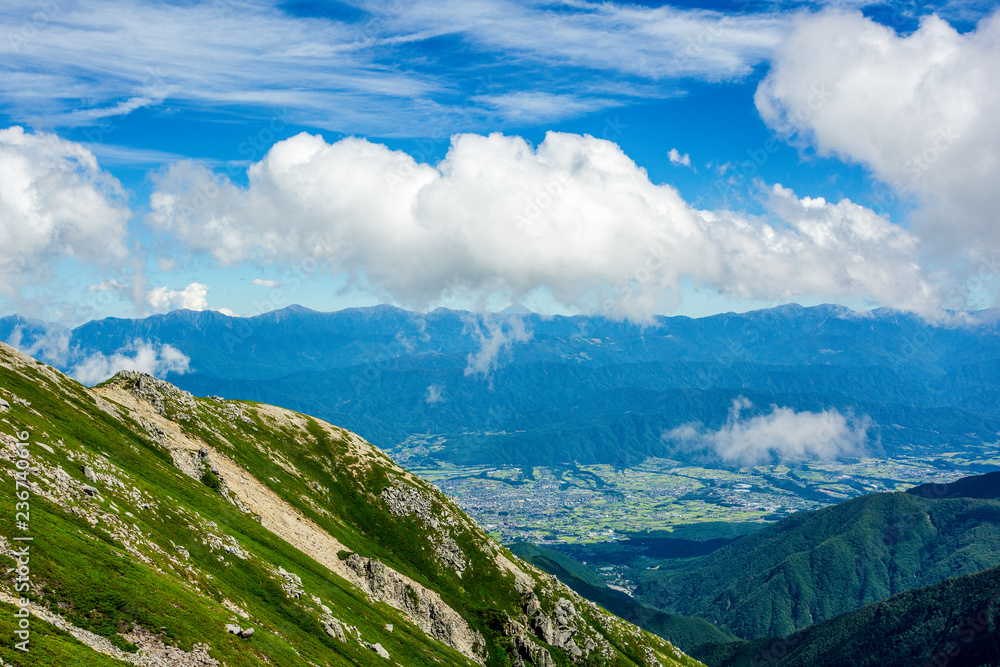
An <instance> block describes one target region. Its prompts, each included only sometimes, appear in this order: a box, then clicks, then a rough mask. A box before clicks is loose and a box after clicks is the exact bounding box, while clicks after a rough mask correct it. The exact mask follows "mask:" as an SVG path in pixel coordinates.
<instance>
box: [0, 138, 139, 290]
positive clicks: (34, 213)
mask: <svg viewBox="0 0 1000 667" xmlns="http://www.w3.org/2000/svg"><path fill="white" fill-rule="evenodd" d="M130 215H131V214H130V211H129V208H128V205H127V203H126V201H125V194H124V191H123V190H122V188H121V185H120V184H119V183H118V181H117V180H116V179H115V178H114V177H112V176H111V175H109V174H108V173H107V172H105V171H103V170H102V169H101V168H100V166H99V165H98V163H97V159H96V158H95V157H94V155H93V153H91V152H90V151H89V150H87V149H86V148H84V147H83V146H81V145H80V144H78V143H74V142H72V141H66V140H64V139H60V138H59V137H57V136H55V135H52V134H44V133H27V132H25V131H24V129H23V128H21V127H10V128H7V129H5V130H0V292H4V293H6V294H7V295H14V294H16V293H17V291H18V290H19V289H20V288H21V287H23V286H24V285H26V284H30V283H31V282H32V280H33V279H34V278H36V277H38V276H40V275H44V274H45V273H46V271H47V270H48V269H49V268H51V266H52V265H53V264H54V263H55V262H57V261H58V260H60V259H63V258H67V257H75V258H77V259H79V260H81V261H84V262H87V263H94V264H106V263H109V262H111V263H114V262H119V261H121V260H122V259H123V258H124V257H125V256H126V250H125V246H124V243H123V241H124V238H125V235H126V233H127V229H126V225H127V222H128V219H129V217H130Z"/></svg>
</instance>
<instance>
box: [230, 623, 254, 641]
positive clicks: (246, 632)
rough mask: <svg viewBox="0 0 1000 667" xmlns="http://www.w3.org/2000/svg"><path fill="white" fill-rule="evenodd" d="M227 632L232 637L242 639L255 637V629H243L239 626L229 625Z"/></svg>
mask: <svg viewBox="0 0 1000 667" xmlns="http://www.w3.org/2000/svg"><path fill="white" fill-rule="evenodd" d="M226 632H228V633H229V634H231V635H236V636H237V637H240V638H242V639H250V638H251V637H253V628H241V627H240V626H238V625H233V624H227V625H226Z"/></svg>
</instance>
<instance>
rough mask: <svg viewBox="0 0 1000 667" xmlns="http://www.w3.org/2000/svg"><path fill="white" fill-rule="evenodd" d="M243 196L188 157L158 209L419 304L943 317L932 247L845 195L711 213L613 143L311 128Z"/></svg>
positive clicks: (244, 250) (180, 225) (177, 233)
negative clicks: (760, 210) (852, 303)
mask: <svg viewBox="0 0 1000 667" xmlns="http://www.w3.org/2000/svg"><path fill="white" fill-rule="evenodd" d="M248 173H249V185H248V186H247V187H239V186H237V185H235V184H234V183H232V182H231V181H230V180H229V179H228V178H226V177H220V176H219V175H217V174H214V173H212V172H211V171H209V170H208V169H207V168H205V167H204V166H201V165H199V164H197V163H191V162H185V163H179V164H176V165H174V166H172V167H171V168H170V170H169V171H168V172H167V173H166V174H165V175H164V176H163V177H162V178H161V180H160V181H159V183H158V187H157V190H156V192H155V193H154V194H153V196H152V198H151V209H152V213H151V216H150V223H151V225H152V226H153V227H154V228H155V229H157V230H158V231H160V232H161V233H163V234H165V235H169V236H170V237H172V238H174V239H176V240H178V241H179V242H180V243H182V244H183V246H184V247H185V248H186V249H188V250H190V251H194V252H200V253H206V254H209V255H211V256H212V257H213V258H214V259H215V260H216V261H218V262H219V263H221V264H223V265H231V264H236V263H240V262H252V263H254V264H271V263H282V262H284V263H291V262H294V261H296V260H301V259H303V258H309V259H311V260H315V261H316V262H318V263H320V264H321V265H323V266H326V267H327V268H328V270H329V271H331V272H334V273H340V272H346V273H348V274H349V275H350V276H351V278H352V279H353V281H354V284H358V285H360V284H362V283H365V284H367V285H368V286H370V287H372V288H374V289H376V290H377V291H378V292H379V293H380V294H382V295H384V296H385V297H387V298H391V299H394V300H397V301H399V302H401V303H403V304H406V305H409V306H416V307H427V306H429V305H431V304H434V303H436V302H438V301H439V300H440V299H441V298H442V296H443V295H444V294H445V293H447V292H461V293H464V294H468V295H471V296H472V298H474V299H476V298H479V299H483V298H485V297H486V296H488V295H493V294H500V295H501V296H503V297H504V298H506V299H507V300H509V301H515V302H517V301H521V300H523V299H524V298H525V297H526V296H528V295H531V294H532V293H535V292H537V291H538V290H548V291H549V292H550V293H551V294H552V295H553V296H554V298H555V299H556V300H558V301H559V302H560V303H562V304H564V305H566V306H569V307H572V308H576V309H580V310H591V311H593V310H596V309H604V310H605V311H607V312H609V313H610V314H614V315H623V316H628V317H639V318H641V317H645V316H648V315H649V314H652V313H654V312H661V311H663V310H664V309H670V308H671V307H673V306H675V305H676V304H677V300H678V299H679V285H680V282H681V281H682V280H685V279H689V280H692V281H693V282H694V283H695V284H697V285H699V286H703V287H707V288H710V289H713V290H718V291H720V292H722V293H726V294H732V295H736V296H740V297H745V298H766V299H789V298H795V297H800V296H803V295H819V296H821V297H823V298H827V299H837V298H844V297H860V298H867V299H871V300H874V301H877V302H879V303H881V304H885V305H889V306H893V307H897V308H902V309H907V310H915V311H917V312H921V313H925V314H931V313H932V312H933V311H934V310H935V309H936V307H937V306H938V305H939V303H940V300H939V299H940V297H939V295H938V292H937V288H936V286H935V285H934V284H933V283H932V282H931V280H930V278H929V277H928V276H927V275H925V273H924V272H923V271H922V270H921V268H920V265H919V257H918V250H919V248H918V241H917V239H916V238H915V237H914V236H913V235H911V234H910V233H909V232H907V231H906V230H905V229H903V228H902V227H899V226H897V225H894V224H892V223H891V222H889V221H888V220H886V219H885V218H883V217H880V216H878V215H876V214H875V213H873V212H872V211H870V210H868V209H866V208H864V207H861V206H858V205H856V204H853V203H851V202H850V201H846V200H845V201H842V202H839V203H837V204H832V203H828V202H826V201H824V200H823V199H821V198H818V199H810V198H804V199H799V198H798V197H797V196H796V195H795V193H793V192H791V191H790V190H788V189H786V188H783V187H781V186H780V185H778V184H776V185H774V186H773V187H772V188H771V189H769V191H768V196H769V200H770V202H771V203H770V207H771V210H772V213H773V214H774V218H775V220H773V221H766V220H760V219H754V218H750V217H747V216H741V215H738V214H733V213H729V212H711V211H701V210H697V209H695V208H694V207H692V206H690V205H689V204H688V203H687V202H685V201H684V200H683V199H682V198H681V196H680V195H679V194H678V192H677V190H676V189H674V188H673V187H671V186H669V185H665V184H655V183H653V182H651V181H650V179H649V177H648V175H647V174H646V171H645V170H644V169H642V168H641V167H639V166H638V165H636V164H635V163H634V162H633V161H632V160H631V159H630V158H629V157H628V156H627V155H625V154H624V153H623V152H622V151H621V149H620V148H619V147H618V146H617V145H616V144H614V143H613V142H610V141H606V140H603V139H597V138H594V137H591V136H587V135H574V134H561V133H549V134H548V135H547V136H546V138H545V140H544V141H543V142H542V143H541V144H539V145H538V146H537V147H533V146H531V145H529V144H528V143H527V142H526V141H525V140H524V139H522V138H520V137H511V136H504V135H501V134H491V135H489V136H480V135H457V136H455V137H454V138H453V139H452V144H451V148H450V150H449V151H448V154H447V156H446V157H445V159H444V160H443V161H442V162H441V163H439V164H438V165H436V166H431V165H428V164H421V163H417V162H416V161H415V160H414V159H413V158H412V157H410V156H409V155H408V154H406V153H404V152H402V151H393V150H390V149H388V148H387V147H386V146H384V145H381V144H377V143H372V142H369V141H366V140H364V139H358V138H348V139H343V140H341V141H338V142H335V143H332V144H330V143H327V142H326V141H324V140H323V139H322V138H321V137H319V136H314V135H309V134H305V133H303V134H300V135H298V136H295V137H293V138H291V139H288V140H286V141H282V142H279V143H277V144H276V145H275V146H274V147H273V148H272V149H271V150H270V151H269V152H268V154H267V155H266V156H265V157H264V158H263V159H262V160H261V161H260V162H257V163H255V164H253V165H251V167H250V168H249V172H248Z"/></svg>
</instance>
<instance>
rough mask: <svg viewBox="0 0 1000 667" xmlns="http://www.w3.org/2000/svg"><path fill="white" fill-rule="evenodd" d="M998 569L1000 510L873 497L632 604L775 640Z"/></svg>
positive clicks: (789, 523) (652, 576) (664, 580)
mask: <svg viewBox="0 0 1000 667" xmlns="http://www.w3.org/2000/svg"><path fill="white" fill-rule="evenodd" d="M998 563H1000V501H996V500H983V499H968V498H955V499H940V500H928V499H925V498H921V497H918V496H915V495H913V494H908V493H881V494H872V495H869V496H864V497H861V498H856V499H853V500H849V501H846V502H844V503H841V504H839V505H836V506H833V507H829V508H825V509H823V510H818V511H815V512H802V513H799V514H796V515H793V516H791V517H789V518H787V519H785V520H783V521H781V522H779V523H777V524H775V525H773V526H769V527H767V528H765V529H763V530H761V531H759V532H757V533H754V534H752V535H748V536H746V537H743V538H741V539H739V540H737V541H736V542H734V543H732V544H730V545H728V546H725V547H723V548H722V549H719V550H718V551H716V552H714V553H712V554H710V555H708V556H706V557H704V558H702V559H699V560H697V561H695V562H692V563H690V564H687V565H686V566H683V567H680V568H678V569H673V570H665V571H664V570H661V571H652V572H644V573H642V580H641V581H640V587H639V595H638V597H639V598H640V599H642V600H643V601H645V602H647V603H650V604H654V605H655V606H657V607H660V608H662V609H665V610H667V611H670V612H673V613H678V614H683V615H686V616H700V617H702V618H705V619H707V620H709V621H711V622H713V623H715V624H717V625H720V626H721V627H723V628H726V629H728V630H730V631H731V632H733V633H734V634H735V635H736V636H738V637H742V638H744V639H751V638H754V637H759V636H764V635H776V636H783V635H786V634H788V633H791V632H793V631H795V630H797V629H801V628H805V627H807V626H809V625H812V624H814V623H818V622H821V621H824V620H827V619H831V618H834V617H835V616H837V615H839V614H843V613H846V612H849V611H853V610H855V609H858V608H860V607H861V606H863V605H864V604H868V603H871V602H876V601H879V600H885V599H887V598H889V597H890V596H892V595H894V594H897V593H900V592H903V591H907V590H911V589H914V588H917V587H920V586H925V585H929V584H933V583H936V582H938V581H941V580H943V579H945V578H947V577H951V576H959V575H963V574H968V573H972V572H977V571H980V570H983V569H986V568H989V567H992V566H995V565H997V564H998Z"/></svg>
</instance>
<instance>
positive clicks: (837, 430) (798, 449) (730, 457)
mask: <svg viewBox="0 0 1000 667" xmlns="http://www.w3.org/2000/svg"><path fill="white" fill-rule="evenodd" d="M752 407H753V404H752V403H751V402H750V401H749V400H747V399H746V398H744V397H742V396H741V397H739V398H737V399H736V400H734V401H733V405H732V407H731V408H730V410H729V417H728V419H727V420H726V423H725V425H724V426H723V427H722V428H720V429H719V430H717V431H713V430H709V429H705V428H704V427H703V426H702V425H701V424H687V425H685V426H681V427H678V428H675V429H672V430H670V431H667V432H666V433H664V435H663V437H664V438H665V439H667V440H672V441H676V442H680V443H682V444H685V445H688V446H690V447H692V448H695V449H698V448H707V449H709V450H710V451H712V452H714V453H715V454H716V455H717V456H718V457H719V458H720V459H721V460H723V461H725V462H726V463H735V464H739V465H756V464H759V463H766V462H773V461H805V460H817V459H818V460H835V459H841V458H844V457H851V456H859V455H861V454H862V453H863V452H864V451H865V447H866V444H867V441H868V430H869V429H870V428H871V420H869V419H868V418H860V419H859V418H855V417H853V416H851V415H844V414H841V413H840V412H839V411H837V410H834V409H829V410H823V411H822V412H809V411H805V412H796V411H795V410H793V409H792V408H788V407H779V406H777V405H773V406H771V412H770V413H768V414H763V415H758V416H755V417H749V418H747V417H744V416H743V415H742V412H743V411H744V410H746V409H749V408H752Z"/></svg>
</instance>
